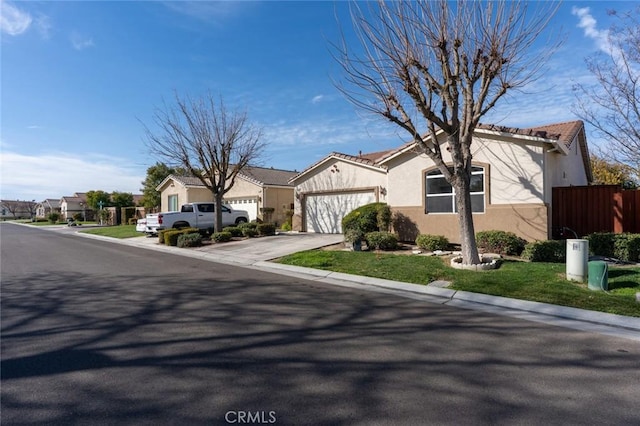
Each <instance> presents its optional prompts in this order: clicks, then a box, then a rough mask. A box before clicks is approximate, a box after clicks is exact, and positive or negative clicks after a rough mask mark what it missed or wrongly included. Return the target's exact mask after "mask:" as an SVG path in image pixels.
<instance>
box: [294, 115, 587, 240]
mask: <svg viewBox="0 0 640 426" xmlns="http://www.w3.org/2000/svg"><path fill="white" fill-rule="evenodd" d="M441 136H442V139H441V142H440V143H441V145H446V141H445V138H444V135H442V134H441ZM471 149H472V154H473V176H472V189H473V190H472V194H471V197H472V203H473V210H474V213H473V217H474V224H475V229H476V232H477V231H482V230H493V229H499V230H504V231H511V232H514V233H516V234H517V235H519V236H521V237H522V238H525V239H526V240H529V241H533V240H544V239H547V238H550V236H551V230H552V229H551V228H552V224H551V216H552V215H551V203H552V191H551V190H552V188H554V187H558V186H571V185H587V184H589V183H590V182H591V180H592V174H591V166H590V162H589V152H588V148H587V139H586V134H585V130H584V123H583V122H582V121H570V122H563V123H555V124H549V125H544V126H539V127H532V128H527V129H518V128H508V127H503V126H495V125H480V126H479V127H478V128H477V129H476V131H475V133H474V139H473V143H472V146H471ZM442 152H443V154H444V156H445V161H446V162H450V161H451V157H450V155H449V154H448V151H447V150H446V146H442ZM291 183H292V184H293V185H294V186H295V203H294V204H295V206H294V213H295V214H294V220H293V229H294V230H299V231H306V232H323V233H340V232H341V231H342V229H341V220H342V218H343V217H344V216H345V215H346V214H347V213H349V212H350V211H351V210H353V209H354V208H356V207H358V206H361V205H364V204H367V203H371V202H385V203H387V204H388V205H389V206H390V207H391V209H392V211H393V213H394V231H395V232H398V233H399V234H400V237H401V239H403V240H407V241H408V240H412V239H414V238H415V236H417V235H418V234H436V235H444V236H446V237H447V238H448V239H449V240H450V241H451V242H459V239H460V238H459V232H458V219H457V215H456V212H455V202H454V200H455V198H454V197H455V193H454V191H453V189H452V188H451V186H450V185H449V184H448V183H447V182H446V181H445V180H444V178H443V176H442V175H441V173H440V171H439V170H438V169H437V168H436V167H435V164H434V163H433V161H431V159H429V157H427V155H426V154H422V153H420V151H419V150H418V149H417V147H416V145H415V144H414V143H408V144H405V145H403V146H401V147H399V148H397V149H393V150H390V151H383V152H374V153H370V154H359V155H347V154H342V153H336V152H334V153H331V154H329V155H328V156H327V157H325V158H323V159H322V160H320V161H318V162H316V163H315V164H313V165H311V166H310V167H309V168H307V169H306V170H304V171H302V172H301V173H299V174H298V175H296V176H295V177H293V178H292V179H291Z"/></svg>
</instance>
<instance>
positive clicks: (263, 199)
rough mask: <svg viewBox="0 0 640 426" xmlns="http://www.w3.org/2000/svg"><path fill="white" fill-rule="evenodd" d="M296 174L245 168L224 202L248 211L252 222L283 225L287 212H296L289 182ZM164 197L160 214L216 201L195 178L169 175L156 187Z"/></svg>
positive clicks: (262, 168)
mask: <svg viewBox="0 0 640 426" xmlns="http://www.w3.org/2000/svg"><path fill="white" fill-rule="evenodd" d="M296 173H297V172H295V171H290V170H280V169H274V168H264V167H245V168H243V169H242V171H241V172H240V173H239V174H238V177H237V178H236V181H235V185H234V186H233V188H231V189H230V190H229V192H227V193H226V194H225V196H224V202H225V203H227V204H230V205H231V206H232V207H233V208H235V209H237V210H246V211H247V212H248V213H249V219H250V220H255V219H260V220H263V221H265V222H273V223H277V224H282V223H284V222H285V221H286V220H287V211H292V210H293V185H292V184H291V183H289V180H290V179H291V178H292V177H294V176H295V175H296ZM156 190H157V191H159V192H160V194H161V195H160V196H161V211H177V210H179V209H180V206H181V205H182V204H185V203H192V202H200V201H213V195H212V194H211V191H209V189H207V188H206V187H205V185H204V184H203V183H202V182H201V181H200V180H199V179H198V178H196V177H193V176H177V175H170V176H168V177H167V178H166V179H165V180H163V181H162V182H161V183H160V184H159V185H158V186H157V188H156Z"/></svg>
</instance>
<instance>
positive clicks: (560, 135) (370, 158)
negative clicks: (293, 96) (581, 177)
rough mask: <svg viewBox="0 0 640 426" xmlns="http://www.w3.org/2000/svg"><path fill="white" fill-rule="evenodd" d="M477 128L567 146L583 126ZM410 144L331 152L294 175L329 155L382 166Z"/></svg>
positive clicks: (569, 124) (482, 126)
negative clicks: (359, 150)
mask: <svg viewBox="0 0 640 426" xmlns="http://www.w3.org/2000/svg"><path fill="white" fill-rule="evenodd" d="M478 128H479V129H485V130H492V131H496V132H501V133H508V134H512V135H523V136H532V137H537V138H542V139H549V140H557V141H559V142H562V143H564V144H565V146H567V147H569V146H570V145H571V143H572V142H573V140H574V139H575V137H576V135H577V134H578V132H579V131H580V129H582V128H584V123H583V122H582V121H580V120H576V121H566V122H562V123H553V124H547V125H543V126H536V127H530V128H522V129H521V128H517V127H507V126H498V125H495V124H482V123H479V124H478ZM412 146H414V142H407V143H405V144H403V145H402V146H400V147H398V148H395V149H390V150H386V151H376V152H370V153H362V152H360V153H359V154H358V155H349V154H343V153H340V152H332V153H330V154H329V155H327V156H326V157H324V158H322V159H321V160H319V161H317V162H315V163H313V164H312V165H311V166H309V167H307V168H306V169H304V170H303V171H302V172H300V173H298V174H297V175H295V176H294V177H298V176H301V175H303V174H306V172H308V171H309V170H312V169H314V168H315V167H317V166H318V165H320V164H322V163H323V162H325V161H327V159H329V158H331V157H334V158H341V159H344V160H348V161H353V162H356V163H361V164H366V165H368V166H373V167H383V166H382V165H383V163H384V160H386V159H388V158H389V157H391V156H393V155H394V154H397V153H400V152H402V151H404V150H406V149H407V148H411V147H412ZM585 164H586V163H585ZM294 177H292V178H291V179H292V180H293V178H294Z"/></svg>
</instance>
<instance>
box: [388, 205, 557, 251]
mask: <svg viewBox="0 0 640 426" xmlns="http://www.w3.org/2000/svg"><path fill="white" fill-rule="evenodd" d="M392 210H393V212H394V232H397V233H398V234H399V236H400V239H401V240H403V241H413V240H414V239H415V237H416V236H417V235H418V234H434V235H444V236H445V237H447V238H448V239H449V241H450V242H452V243H460V231H459V230H460V227H459V226H458V215H456V214H453V213H451V214H443V213H438V214H425V213H424V207H422V206H419V207H393V208H392ZM547 218H548V209H547V206H546V205H544V204H511V205H506V204H503V205H491V206H487V208H486V211H485V212H484V213H474V215H473V223H474V226H475V231H476V232H478V231H490V230H495V229H499V230H502V231H509V232H513V233H515V234H516V235H518V236H520V237H521V238H524V239H525V240H527V241H535V240H546V239H547V232H548V231H547Z"/></svg>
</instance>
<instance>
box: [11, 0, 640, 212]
mask: <svg viewBox="0 0 640 426" xmlns="http://www.w3.org/2000/svg"><path fill="white" fill-rule="evenodd" d="M0 1H1V4H2V11H1V19H0V30H1V31H0V34H1V40H0V49H1V80H0V89H1V94H0V96H1V116H0V120H1V121H0V124H1V130H0V150H1V152H0V167H1V169H2V171H1V179H2V180H1V182H0V184H1V186H0V197H1V198H2V199H28V200H31V199H34V200H36V201H41V200H44V199H45V198H59V197H61V196H64V195H72V194H73V193H74V192H86V191H89V190H104V191H108V192H111V191H124V192H132V193H139V192H140V191H139V189H140V187H141V184H140V182H141V181H142V180H144V178H145V175H146V169H147V167H149V166H150V165H153V164H154V163H155V162H156V159H155V158H153V157H151V156H150V154H149V152H148V150H147V148H146V146H145V143H144V141H145V131H144V125H148V126H149V127H151V128H152V130H153V121H152V115H153V113H154V110H155V109H156V108H157V107H159V106H161V105H162V102H163V101H167V102H169V103H171V101H172V98H173V96H174V93H178V94H180V95H181V96H184V95H190V96H200V95H202V94H204V93H206V92H207V91H210V92H211V93H214V94H216V95H217V94H219V95H221V96H222V97H223V98H224V100H225V103H226V104H227V105H228V106H229V107H230V108H234V109H235V108H239V109H245V110H246V111H247V113H248V115H249V117H250V119H251V121H252V122H253V123H255V124H256V125H258V126H260V127H262V128H263V131H264V136H263V141H264V142H265V143H267V144H268V150H267V157H266V158H265V159H264V161H263V165H264V166H268V167H271V166H273V167H276V168H281V169H288V170H298V171H299V170H303V169H305V168H306V167H307V166H309V165H311V164H312V163H314V162H315V161H317V160H319V159H321V158H322V157H324V156H325V155H327V154H328V153H330V152H331V151H339V152H345V153H351V154H355V153H357V152H358V151H363V152H372V151H380V150H384V149H389V148H393V147H396V146H399V145H400V144H401V143H402V142H403V139H402V138H403V137H404V136H403V135H401V134H398V133H397V131H396V129H395V128H394V127H392V126H391V125H390V124H387V123H385V122H384V121H381V120H380V119H379V118H377V117H374V116H370V115H366V114H364V113H362V112H359V111H357V110H356V109H355V108H354V107H353V106H352V105H351V104H350V103H348V102H347V101H346V100H345V99H344V97H343V96H342V95H341V94H340V93H339V92H338V91H337V89H336V88H335V87H334V85H333V83H332V78H333V79H336V80H339V79H340V78H341V70H340V68H339V66H338V65H337V64H336V63H335V61H334V59H332V57H331V53H330V49H329V42H330V41H338V39H339V32H338V24H337V22H336V15H337V16H339V17H340V20H341V21H342V22H343V24H345V25H348V10H347V4H346V3H343V2H332V1H317V2H293V1H290V2H244V1H242V2H209V1H194V2H189V1H173V2H155V1H109V2H100V1H84V2H70V1H69V2H67V1H46V2H35V1H28V2H25V1H5V0H0ZM636 4H637V2H596V1H575V2H574V1H565V2H564V3H563V5H562V7H561V10H560V11H559V13H558V15H557V16H556V17H555V19H554V21H553V27H554V28H552V30H557V29H559V28H562V30H563V31H564V33H565V34H566V42H565V44H564V45H563V46H562V48H561V49H560V51H558V52H557V53H556V54H555V56H554V57H553V58H552V60H551V62H550V63H549V64H548V66H547V68H546V70H545V72H544V76H543V77H542V78H541V79H539V80H538V81H536V82H534V83H533V84H531V86H529V87H527V88H526V89H525V92H517V93H513V94H512V95H511V96H510V97H509V98H508V99H506V100H505V101H504V102H502V103H500V104H498V107H497V108H496V110H494V112H493V113H492V114H491V116H489V117H487V119H485V120H483V122H495V123H501V124H503V125H508V126H515V127H531V126H535V125H542V124H548V123H553V122H560V121H566V120H574V119H576V117H575V116H573V115H572V113H571V111H570V106H571V104H572V102H573V94H572V91H571V86H572V84H574V83H576V82H588V81H589V78H590V76H589V74H588V72H587V70H586V67H585V64H584V58H585V57H586V56H588V55H590V54H592V53H595V52H597V51H598V50H599V49H601V48H603V47H604V45H603V40H604V38H603V37H604V36H605V34H606V29H607V28H608V26H609V24H610V19H611V18H610V17H609V16H607V13H606V11H607V9H616V10H619V11H627V10H630V9H631V8H632V7H633V6H634V5H636ZM587 8H588V9H587ZM587 130H588V131H589V129H587ZM589 142H590V144H592V145H593V144H596V143H597V141H596V140H595V137H591V136H590V139H589Z"/></svg>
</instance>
